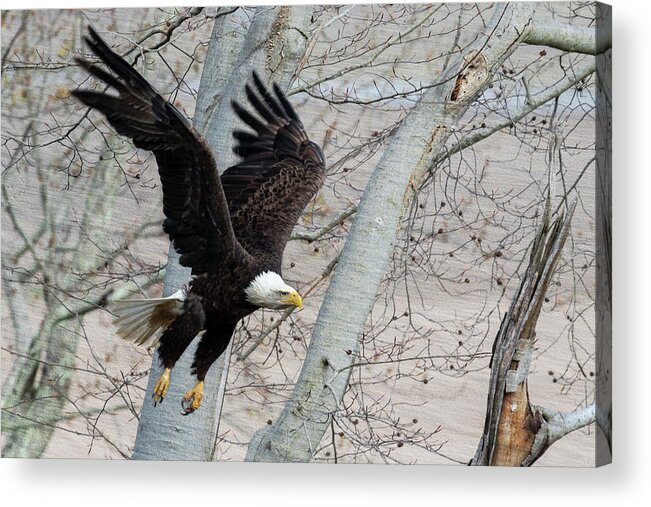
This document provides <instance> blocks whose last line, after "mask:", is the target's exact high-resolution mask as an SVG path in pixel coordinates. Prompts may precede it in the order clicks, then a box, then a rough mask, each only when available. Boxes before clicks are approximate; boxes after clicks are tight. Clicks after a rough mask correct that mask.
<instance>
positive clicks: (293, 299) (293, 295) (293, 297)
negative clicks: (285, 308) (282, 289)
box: [283, 291, 303, 310]
mask: <svg viewBox="0 0 651 507" xmlns="http://www.w3.org/2000/svg"><path fill="white" fill-rule="evenodd" d="M283 303H284V304H286V305H292V306H295V307H296V308H298V309H299V310H300V309H301V308H303V300H302V299H301V296H300V295H299V294H298V292H296V291H292V292H290V293H289V296H287V297H285V299H283Z"/></svg>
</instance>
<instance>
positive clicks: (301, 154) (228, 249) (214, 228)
mask: <svg viewBox="0 0 651 507" xmlns="http://www.w3.org/2000/svg"><path fill="white" fill-rule="evenodd" d="M86 40H87V42H88V44H89V46H90V48H91V49H92V51H93V52H94V53H95V54H96V55H97V56H98V57H99V58H100V59H101V60H102V62H103V63H104V64H106V65H107V66H108V68H109V69H110V70H111V71H112V73H109V72H106V71H105V70H103V69H102V68H101V67H99V66H97V65H96V64H93V63H90V62H88V61H86V60H83V59H79V60H78V62H79V63H80V64H81V65H82V66H83V67H84V68H85V69H86V70H87V71H88V72H89V73H91V74H92V75H94V76H95V77H97V78H99V79H100V80H101V81H103V82H104V83H105V84H107V85H109V86H110V87H111V88H113V89H114V90H116V91H117V92H118V95H109V94H107V93H106V92H95V91H87V90H74V91H73V92H72V94H73V95H74V96H75V97H77V98H78V99H79V100H80V101H82V102H83V103H85V104H86V105H88V106H90V107H93V108H95V109H97V110H99V111H101V112H102V113H104V115H105V116H106V118H107V119H108V121H109V123H110V124H111V125H112V126H113V127H114V128H115V129H116V130H117V132H118V133H120V134H123V135H126V136H128V137H129V138H131V139H132V140H133V143H134V144H135V146H137V147H139V148H142V149H145V150H149V151H151V152H152V153H153V154H154V155H155V157H156V161H157V164H158V170H159V174H160V178H161V184H162V187H163V212H164V214H165V220H164V222H163V229H164V230H165V232H166V233H167V234H168V235H169V237H170V240H171V241H172V242H173V245H174V247H175V249H176V251H177V252H179V253H180V261H179V262H180V263H181V265H183V266H189V267H191V268H192V275H193V279H192V281H191V282H190V284H189V286H188V287H187V290H186V292H185V299H184V300H183V301H182V303H181V300H182V298H179V299H178V300H172V301H167V300H156V301H157V302H156V303H155V304H154V303H152V305H148V304H147V303H146V302H134V304H133V308H134V309H133V310H131V313H128V314H127V316H126V317H125V318H124V323H123V329H124V330H125V333H126V334H129V335H130V336H135V339H134V340H133V341H136V342H137V343H145V341H146V340H148V339H149V338H150V336H151V335H152V333H153V331H154V328H153V327H151V326H150V328H148V329H145V330H144V331H141V330H140V329H139V328H138V326H139V324H140V322H141V321H142V318H143V317H142V316H141V315H140V314H139V313H138V312H140V311H141V309H142V308H145V309H146V312H148V313H146V315H148V316H151V317H150V321H151V319H153V318H154V317H153V316H156V318H159V320H160V316H161V315H162V314H163V313H165V312H164V311H163V310H164V309H170V310H169V311H167V313H166V314H165V315H173V317H171V318H170V321H171V323H169V324H165V326H164V327H165V328H164V332H163V333H162V335H161V337H160V346H159V349H158V352H159V357H160V360H161V362H162V364H163V365H164V366H165V368H166V373H165V375H167V378H166V379H164V378H161V381H159V385H157V389H156V393H155V396H158V398H159V399H160V400H162V398H163V397H164V395H165V393H166V392H167V387H166V385H168V384H169V370H170V369H171V368H172V367H173V366H174V364H175V363H176V361H177V360H178V358H179V357H180V356H181V354H182V353H183V352H184V350H185V349H186V348H187V346H188V345H189V343H190V342H191V341H192V340H193V339H194V337H195V336H196V335H197V334H198V333H200V332H201V331H203V335H202V337H201V341H200V343H199V346H198V348H197V351H196V354H195V361H194V364H193V369H194V371H195V372H196V375H197V379H198V381H199V382H200V384H201V388H202V389H203V379H204V377H205V375H206V373H207V371H208V368H209V367H210V365H211V364H212V363H213V362H214V361H215V360H216V359H217V358H218V357H219V356H220V355H221V354H222V353H223V351H224V350H225V349H226V347H227V345H228V343H229V341H230V339H231V336H232V334H233V331H234V329H235V327H236V326H237V323H238V322H239V321H240V320H241V319H242V318H243V317H245V316H247V315H248V314H250V313H252V312H253V311H255V310H256V309H257V308H259V307H260V306H264V305H263V304H262V303H260V304H256V303H255V302H254V301H253V300H251V299H250V298H249V297H248V296H247V293H246V292H245V291H246V290H247V287H249V286H250V284H251V283H252V281H253V280H254V279H256V277H258V275H260V274H261V273H265V272H272V273H273V274H277V275H280V273H281V264H282V256H283V251H284V249H285V245H286V243H287V241H288V239H289V236H290V234H291V232H292V229H293V228H294V226H295V224H296V222H297V220H298V219H299V217H300V214H301V213H302V211H303V210H304V208H305V206H306V205H307V204H308V202H309V201H310V200H311V199H312V198H313V197H314V195H315V194H316V193H317V192H318V190H319V188H320V187H321V186H322V184H323V181H324V179H325V163H324V159H323V154H322V153H321V149H320V148H319V147H318V146H317V145H316V144H314V143H313V142H311V141H310V139H309V138H308V136H307V134H306V133H305V130H304V128H303V125H302V123H301V121H300V119H299V118H298V116H297V115H296V113H295V112H294V110H293V109H292V107H291V105H290V104H289V102H288V101H287V99H286V98H285V96H284V94H283V93H282V91H281V90H280V89H279V88H278V87H277V86H276V85H275V84H274V86H273V91H274V93H273V94H272V93H270V92H269V91H268V90H267V88H266V87H265V86H264V84H263V83H262V81H261V80H260V78H259V77H258V76H257V75H256V74H255V73H254V74H253V86H251V85H246V87H245V89H246V94H247V98H248V100H249V102H250V105H251V106H252V107H251V109H250V110H247V109H245V108H243V107H242V106H240V105H239V104H237V103H233V107H234V110H235V112H236V113H237V115H238V116H239V117H240V118H241V119H242V120H243V121H244V122H245V123H246V125H247V126H248V127H250V129H251V130H249V131H235V132H234V133H233V135H234V137H235V139H236V140H237V144H236V146H235V148H234V150H235V152H236V153H237V154H238V155H239V156H240V157H241V161H240V162H239V163H238V164H237V165H235V166H233V167H230V168H228V169H227V170H226V171H224V173H223V174H222V175H221V176H220V175H219V172H218V170H217V165H216V162H215V159H214V157H213V155H212V152H211V149H210V147H209V146H208V145H207V143H206V142H205V141H204V139H203V138H202V137H201V135H199V134H198V133H197V132H196V131H195V130H194V128H193V127H192V126H191V125H190V124H189V123H188V122H187V120H186V119H185V118H184V117H183V116H182V115H181V114H180V113H179V111H178V110H176V108H175V107H174V106H173V105H172V104H170V103H169V102H166V101H165V100H163V99H162V97H161V96H160V95H158V93H157V92H156V91H155V90H154V89H153V88H152V87H151V86H150V85H149V83H148V82H147V81H146V80H145V79H144V78H143V77H142V76H141V75H140V74H138V73H137V72H136V71H135V70H134V69H133V68H132V67H131V66H130V65H129V64H128V63H127V62H125V61H124V60H123V59H122V58H121V57H120V56H118V55H117V54H115V53H114V52H113V51H111V49H109V47H108V46H107V45H106V44H105V43H104V41H102V39H101V38H100V37H99V36H98V35H97V33H96V32H95V31H94V30H93V29H92V28H90V37H89V38H87V39H86ZM274 280H275V279H274ZM277 280H280V282H278V283H281V282H282V280H281V279H280V276H278V277H277ZM287 288H289V289H291V287H288V286H287ZM277 292H279V293H280V294H283V293H282V291H277ZM292 297H294V296H292ZM295 298H296V300H297V301H298V304H297V306H298V305H300V296H298V294H296V295H295ZM283 301H284V300H283ZM287 301H289V299H287ZM158 302H160V304H159V303H158ZM268 307H271V308H277V307H276V306H273V305H272V306H268ZM143 311H145V310H143ZM157 312H158V313H157ZM143 315H145V314H144V313H143ZM157 322H158V321H157ZM164 380H165V382H167V384H166V383H165V382H163V381H164ZM161 382H162V384H161ZM195 394H196V393H195ZM193 396H194V395H193ZM199 404H200V400H199ZM193 407H194V405H193ZM194 408H196V407H194ZM194 408H193V409H194ZM190 411H191V410H190Z"/></svg>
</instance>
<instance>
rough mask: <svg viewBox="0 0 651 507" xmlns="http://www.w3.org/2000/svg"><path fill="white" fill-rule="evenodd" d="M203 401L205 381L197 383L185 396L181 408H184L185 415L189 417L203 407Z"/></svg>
mask: <svg viewBox="0 0 651 507" xmlns="http://www.w3.org/2000/svg"><path fill="white" fill-rule="evenodd" d="M202 400H203V380H201V381H199V382H197V385H196V386H194V388H192V389H190V390H189V391H188V392H187V393H185V395H184V396H183V401H182V402H181V406H182V407H183V412H182V414H183V415H188V414H191V413H192V412H194V411H195V410H197V409H198V408H199V407H200V406H201V401H202Z"/></svg>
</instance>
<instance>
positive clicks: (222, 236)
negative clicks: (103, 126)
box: [71, 27, 242, 274]
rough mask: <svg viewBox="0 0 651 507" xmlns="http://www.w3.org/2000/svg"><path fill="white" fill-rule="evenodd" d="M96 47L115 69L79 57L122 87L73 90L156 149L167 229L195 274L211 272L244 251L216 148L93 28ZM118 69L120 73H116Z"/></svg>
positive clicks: (146, 146)
mask: <svg viewBox="0 0 651 507" xmlns="http://www.w3.org/2000/svg"><path fill="white" fill-rule="evenodd" d="M89 31H90V37H87V38H86V42H87V43H88V45H89V47H90V49H91V50H92V51H93V53H95V54H96V55H97V56H98V57H99V58H100V59H101V60H102V62H104V63H105V64H106V66H107V67H108V68H109V69H110V71H112V73H113V74H111V73H109V72H106V71H105V70H103V69H102V68H101V67H99V66H98V65H96V64H93V63H90V62H88V61H86V60H84V59H81V58H79V59H77V61H78V63H79V64H80V65H82V66H83V67H84V68H85V69H86V70H87V71H88V72H89V73H91V74H92V75H94V76H95V77H97V78H98V79H100V80H101V81H103V82H104V83H105V84H107V85H109V87H111V88H113V89H114V90H116V91H117V92H118V94H117V96H116V95H109V94H108V93H106V92H95V91H89V90H74V91H72V92H71V93H72V95H74V96H75V97H76V98H77V99H79V100H80V101H81V102H83V103H84V104H86V105H88V106H90V107H92V108H95V109H97V110H98V111H100V112H102V113H104V115H105V116H106V118H107V119H108V121H109V123H110V124H111V125H112V126H113V127H114V128H115V130H117V132H118V133H120V134H122V135H125V136H127V137H129V138H131V139H132V140H133V143H134V145H135V146H137V147H138V148H143V149H145V150H149V151H151V152H153V154H154V155H155V157H156V162H157V164H158V172H159V174H160V179H161V183H162V186H163V212H164V213H165V217H166V218H165V221H164V222H163V229H164V230H165V232H166V233H167V234H168V235H169V237H170V240H171V241H172V242H173V244H174V248H175V249H176V251H177V252H179V253H180V254H181V258H180V263H181V265H183V266H188V267H191V268H192V273H193V274H197V273H204V272H206V271H209V270H210V268H211V265H212V263H215V262H219V261H220V260H221V259H223V256H224V255H225V254H229V253H234V252H235V251H236V250H240V251H241V250H242V247H241V245H240V244H239V243H238V242H237V239H236V237H235V234H234V232H233V226H232V223H231V219H230V215H229V211H228V204H227V201H226V196H225V194H224V190H223V188H222V185H221V182H220V179H219V173H218V172H217V168H216V166H215V160H214V158H213V156H212V153H211V151H210V149H209V147H208V146H207V144H206V142H205V141H204V140H203V138H202V137H201V136H200V135H199V134H198V133H197V132H196V131H195V130H194V129H193V128H192V126H191V125H190V124H189V123H188V122H187V120H186V119H185V118H184V117H183V116H182V115H181V113H180V112H179V111H178V110H177V109H176V108H175V107H174V106H173V105H172V104H170V103H169V102H167V101H165V100H163V98H162V97H161V96H160V95H159V94H158V93H157V92H156V91H155V90H154V88H152V86H151V85H150V84H149V83H148V82H147V81H146V80H145V79H144V78H143V77H142V76H141V75H140V74H139V73H138V72H137V71H136V70H135V69H134V68H133V67H131V65H129V64H128V63H127V62H126V61H125V60H124V59H123V58H121V57H120V56H118V55H117V54H115V53H114V52H113V51H112V50H111V49H110V48H109V47H108V46H107V45H106V43H105V42H104V41H103V40H102V39H101V38H100V37H99V35H98V34H97V32H95V30H93V29H92V28H91V27H89ZM114 74H115V75H114Z"/></svg>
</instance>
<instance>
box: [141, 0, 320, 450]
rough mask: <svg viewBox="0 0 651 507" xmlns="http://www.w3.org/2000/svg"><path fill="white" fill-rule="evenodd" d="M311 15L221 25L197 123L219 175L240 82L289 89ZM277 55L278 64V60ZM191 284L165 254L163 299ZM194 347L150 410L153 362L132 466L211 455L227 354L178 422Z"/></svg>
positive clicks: (257, 17) (239, 15)
mask: <svg viewBox="0 0 651 507" xmlns="http://www.w3.org/2000/svg"><path fill="white" fill-rule="evenodd" d="M311 12H312V8H311V7H309V6H295V7H258V8H257V9H256V10H255V14H254V16H253V19H252V20H251V21H249V15H250V11H249V12H248V13H247V12H246V11H245V10H243V9H239V10H237V11H235V12H234V13H232V14H229V15H228V16H224V17H221V18H218V19H217V20H216V22H215V26H214V28H213V32H212V37H211V43H210V47H209V50H208V55H207V57H206V62H205V64H204V70H203V74H202V79H201V84H200V87H199V91H198V98H197V105H196V109H195V116H194V123H195V126H196V127H197V129H198V130H199V131H200V132H202V133H203V135H204V136H205V138H206V139H207V141H208V143H209V144H210V146H211V147H212V149H213V152H214V153H215V157H216V160H217V166H218V168H219V170H220V171H224V170H225V169H226V168H228V167H229V166H230V165H232V164H233V163H234V162H235V156H234V155H233V153H232V150H231V148H232V145H233V142H232V137H231V132H232V130H233V128H234V126H235V124H236V117H235V115H234V114H233V113H232V109H231V105H230V104H231V100H232V99H237V100H239V101H242V102H244V97H245V94H244V83H245V82H246V81H247V80H248V79H249V78H250V76H251V71H252V70H253V69H255V70H257V71H258V73H259V74H260V75H261V76H265V77H266V78H267V79H268V80H269V81H271V80H275V81H276V82H278V83H279V85H280V86H281V87H284V88H286V87H287V86H288V85H289V83H290V81H291V79H292V78H293V77H294V71H295V69H296V67H297V65H298V62H299V61H300V59H301V58H302V56H303V52H304V48H305V44H306V39H305V37H303V36H302V35H301V33H302V32H306V31H307V27H308V24H309V22H310V15H311ZM281 52H282V58H281V56H280V55H281ZM189 278H190V275H189V271H188V270H186V269H184V268H181V267H180V266H179V265H178V256H177V255H176V253H174V252H173V250H172V249H171V248H170V255H169V260H168V264H167V274H166V281H165V294H171V293H173V292H175V291H176V290H177V289H178V288H179V287H181V286H182V285H183V284H185V283H187V282H188V280H189ZM197 342H198V340H195V341H194V342H193V344H191V346H190V347H188V350H186V352H185V353H184V354H183V356H182V357H181V359H180V360H179V361H178V362H177V364H176V366H175V368H174V369H173V370H172V376H171V385H170V389H169V392H168V393H167V396H166V398H165V401H164V403H162V404H160V405H159V406H157V407H154V406H153V402H152V401H151V398H150V396H151V393H152V392H153V388H154V386H155V384H156V382H157V380H158V377H159V376H160V374H161V373H162V369H161V367H160V366H159V364H158V358H157V357H155V358H154V360H153V363H152V371H151V374H150V377H149V382H148V386H147V398H146V399H145V403H144V405H143V409H142V413H141V415H140V424H139V426H138V434H137V437H136V444H135V448H134V452H133V456H132V457H133V459H155V460H210V459H212V457H213V455H214V451H215V442H216V437H217V432H218V430H219V420H220V416H221V406H222V402H223V395H224V389H225V386H226V380H227V376H228V364H229V361H230V355H231V347H230V346H229V347H228V349H227V350H226V352H224V354H223V355H222V356H221V357H220V358H219V360H218V361H216V362H215V364H213V366H212V367H211V368H210V371H209V372H208V375H207V377H206V384H205V385H206V387H205V395H204V399H203V404H202V407H201V408H200V409H199V410H197V411H196V412H194V413H192V414H191V415H188V416H182V415H181V405H180V401H181V399H182V397H183V394H184V393H185V392H186V391H187V390H189V389H191V388H192V387H193V386H194V384H195V382H196V379H195V378H194V377H192V376H191V375H190V366H191V364H192V360H193V356H194V350H195V348H196V345H197Z"/></svg>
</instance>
